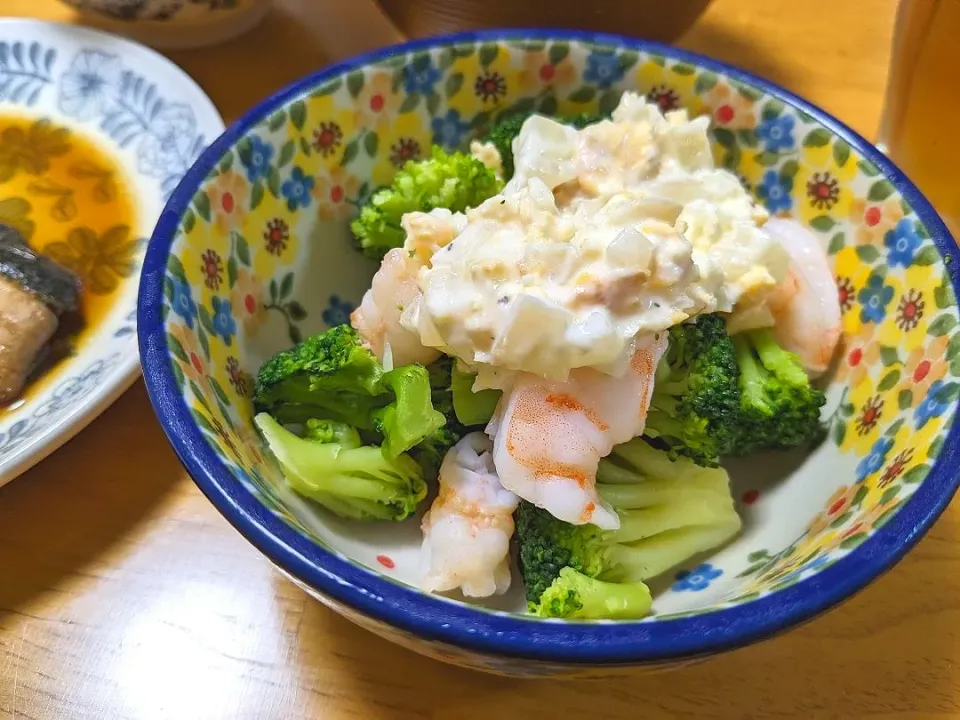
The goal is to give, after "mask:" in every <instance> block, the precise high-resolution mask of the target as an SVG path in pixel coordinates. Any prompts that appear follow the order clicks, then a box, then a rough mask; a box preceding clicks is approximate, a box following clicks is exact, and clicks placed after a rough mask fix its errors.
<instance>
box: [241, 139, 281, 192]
mask: <svg viewBox="0 0 960 720" xmlns="http://www.w3.org/2000/svg"><path fill="white" fill-rule="evenodd" d="M272 161H273V145H271V144H270V143H268V142H264V141H263V140H261V139H260V138H259V137H257V136H256V135H251V136H250V153H249V154H248V155H247V156H246V157H244V153H241V155H240V162H242V163H243V167H244V169H246V171H247V179H248V180H249V181H250V182H257V180H260V179H262V178H265V177H266V176H267V174H268V173H269V172H270V163H271V162H272Z"/></svg>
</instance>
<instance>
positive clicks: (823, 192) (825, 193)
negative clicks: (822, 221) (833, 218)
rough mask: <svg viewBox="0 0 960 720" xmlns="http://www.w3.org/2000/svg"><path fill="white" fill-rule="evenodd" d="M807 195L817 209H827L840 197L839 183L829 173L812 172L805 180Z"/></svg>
mask: <svg viewBox="0 0 960 720" xmlns="http://www.w3.org/2000/svg"><path fill="white" fill-rule="evenodd" d="M807 197H808V198H810V204H811V205H812V206H813V207H815V208H817V209H818V210H829V209H830V208H832V207H833V206H834V205H836V204H837V199H838V198H839V197H840V187H839V184H838V183H837V181H836V179H835V178H834V177H833V176H831V175H830V173H814V174H813V177H811V178H810V180H808V181H807Z"/></svg>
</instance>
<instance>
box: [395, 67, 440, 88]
mask: <svg viewBox="0 0 960 720" xmlns="http://www.w3.org/2000/svg"><path fill="white" fill-rule="evenodd" d="M439 79H440V70H439V69H438V68H435V67H434V66H433V63H431V62H429V61H428V62H427V64H426V65H424V66H423V67H420V68H419V69H418V67H417V63H414V64H413V65H407V66H406V67H405V68H404V69H403V89H404V90H405V91H407V92H408V93H419V94H421V95H432V94H433V86H434V85H436V84H437V81H438V80H439Z"/></svg>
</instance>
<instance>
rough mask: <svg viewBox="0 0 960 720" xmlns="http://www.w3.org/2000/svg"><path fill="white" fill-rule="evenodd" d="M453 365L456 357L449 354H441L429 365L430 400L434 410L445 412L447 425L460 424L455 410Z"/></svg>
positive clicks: (454, 425)
mask: <svg viewBox="0 0 960 720" xmlns="http://www.w3.org/2000/svg"><path fill="white" fill-rule="evenodd" d="M453 367H454V359H453V358H452V357H450V356H449V355H441V356H440V357H439V358H437V359H436V360H434V361H433V362H432V363H430V364H429V365H427V373H428V374H429V376H430V401H431V402H432V403H433V408H434V410H437V411H438V412H441V413H443V416H444V417H445V418H446V419H447V427H456V426H457V425H459V423H458V422H457V416H456V414H455V413H454V411H453V387H452V382H453V378H452V376H453Z"/></svg>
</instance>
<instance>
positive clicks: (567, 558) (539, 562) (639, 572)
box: [516, 438, 740, 618]
mask: <svg viewBox="0 0 960 720" xmlns="http://www.w3.org/2000/svg"><path fill="white" fill-rule="evenodd" d="M597 490H598V492H599V494H600V497H601V498H602V499H603V500H604V501H605V502H607V503H609V504H610V505H611V506H612V507H613V508H614V510H615V511H616V512H617V515H618V516H619V518H620V528H619V529H617V530H601V529H600V528H598V527H596V526H595V525H589V524H587V525H571V524H569V523H565V522H563V521H561V520H558V519H556V518H555V517H553V516H552V515H551V514H549V513H548V512H546V511H545V510H541V509H539V508H537V507H535V506H534V505H531V504H530V503H527V502H521V503H520V506H519V507H518V508H517V513H516V526H517V537H518V539H519V543H520V569H521V572H522V573H523V579H524V583H525V584H526V589H527V601H528V605H529V608H530V610H531V612H533V613H535V614H538V615H541V616H544V617H579V618H606V617H618V618H630V617H642V616H644V615H646V614H647V612H648V611H649V609H650V593H649V590H648V589H647V587H646V585H645V584H644V581H645V580H647V579H649V578H652V577H654V576H656V575H659V574H660V573H662V572H664V571H666V570H669V569H670V568H672V567H674V566H676V565H677V564H679V563H681V562H683V561H684V560H686V559H688V558H689V557H691V556H692V555H695V554H696V553H699V552H703V551H706V550H710V549H712V548H715V547H717V546H718V545H720V544H722V543H723V542H726V541H727V540H728V539H729V538H730V537H732V536H733V535H734V534H735V533H736V532H737V530H739V528H740V517H739V516H738V515H737V513H736V510H735V509H734V505H733V499H732V497H731V496H730V490H729V487H728V478H727V473H726V472H725V471H724V470H723V469H721V468H703V467H699V466H697V465H696V464H694V463H693V462H691V461H690V460H688V459H686V458H678V459H676V460H671V458H670V457H669V455H668V454H667V453H665V452H663V451H660V450H657V449H656V448H654V447H652V446H651V445H650V444H648V443H647V442H646V441H644V440H643V439H640V438H638V439H635V440H632V441H630V442H628V443H625V444H623V445H618V446H617V447H615V448H614V450H613V453H611V455H610V456H608V457H607V458H604V459H603V460H602V461H601V462H600V468H599V470H598V472H597ZM565 569H566V570H567V571H566V572H565ZM578 575H579V576H583V577H579V576H578ZM591 579H592V580H593V581H597V582H589V580H591Z"/></svg>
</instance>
